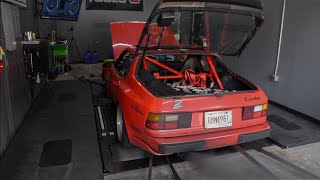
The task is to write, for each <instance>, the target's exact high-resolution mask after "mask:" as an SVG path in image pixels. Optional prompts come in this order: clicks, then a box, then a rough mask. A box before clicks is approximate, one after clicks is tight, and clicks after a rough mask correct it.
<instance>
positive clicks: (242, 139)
mask: <svg viewBox="0 0 320 180" xmlns="http://www.w3.org/2000/svg"><path fill="white" fill-rule="evenodd" d="M270 134H271V130H270V129H268V130H265V131H259V132H255V133H249V134H241V135H239V139H238V143H239V144H242V143H246V142H251V141H255V140H259V139H264V138H267V137H269V136H270Z"/></svg>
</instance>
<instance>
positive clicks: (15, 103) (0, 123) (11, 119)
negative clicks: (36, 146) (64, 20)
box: [0, 0, 51, 157]
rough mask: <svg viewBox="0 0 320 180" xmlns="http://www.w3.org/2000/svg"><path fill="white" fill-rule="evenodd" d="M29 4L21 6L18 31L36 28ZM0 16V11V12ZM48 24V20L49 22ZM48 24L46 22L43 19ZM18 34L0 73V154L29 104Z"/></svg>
mask: <svg viewBox="0 0 320 180" xmlns="http://www.w3.org/2000/svg"><path fill="white" fill-rule="evenodd" d="M28 4H29V5H30V6H28V8H20V10H19V11H20V18H21V19H20V24H21V32H25V31H34V32H37V31H38V28H37V25H38V23H39V18H37V17H34V16H33V6H32V4H33V1H32V0H28ZM0 19H1V13H0ZM48 23H49V24H51V22H48ZM45 24H47V23H45ZM21 40H22V38H21V37H18V38H17V39H16V41H17V48H16V50H14V51H12V52H8V51H7V52H6V61H5V62H6V64H7V65H8V66H6V69H5V73H0V157H1V156H2V154H3V153H4V151H5V149H6V147H7V146H8V144H9V142H10V141H11V139H12V138H13V136H14V135H15V132H16V131H17V129H18V127H19V126H20V125H21V123H22V121H23V120H24V118H25V116H26V114H27V112H28V110H29V108H30V105H31V97H30V91H29V90H30V88H29V83H28V82H27V80H26V76H25V70H24V58H23V47H22V45H21ZM0 44H1V46H2V47H3V48H4V33H3V24H2V21H0Z"/></svg>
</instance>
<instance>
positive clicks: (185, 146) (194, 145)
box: [158, 141, 206, 154]
mask: <svg viewBox="0 0 320 180" xmlns="http://www.w3.org/2000/svg"><path fill="white" fill-rule="evenodd" d="M205 143H206V141H195V142H187V143H179V144H160V145H159V148H158V149H159V153H160V154H173V153H178V152H190V151H201V150H204V146H205Z"/></svg>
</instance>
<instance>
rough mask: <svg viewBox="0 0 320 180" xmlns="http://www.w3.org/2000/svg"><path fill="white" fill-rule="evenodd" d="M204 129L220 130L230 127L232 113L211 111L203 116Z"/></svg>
mask: <svg viewBox="0 0 320 180" xmlns="http://www.w3.org/2000/svg"><path fill="white" fill-rule="evenodd" d="M204 123H205V128H206V129H210V128H222V127H230V126H232V111H213V112H206V113H205V114H204Z"/></svg>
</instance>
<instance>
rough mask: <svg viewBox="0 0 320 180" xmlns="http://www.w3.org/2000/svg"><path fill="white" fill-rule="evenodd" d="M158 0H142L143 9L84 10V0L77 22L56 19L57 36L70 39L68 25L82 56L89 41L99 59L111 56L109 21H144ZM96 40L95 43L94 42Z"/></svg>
mask: <svg viewBox="0 0 320 180" xmlns="http://www.w3.org/2000/svg"><path fill="white" fill-rule="evenodd" d="M157 2H158V0H144V11H111V10H110V11H109V10H105V11H104V10H88V11H87V10H86V3H85V0H83V1H82V5H81V11H80V14H79V19H78V21H77V22H70V21H57V29H58V30H57V31H58V32H57V34H58V37H62V38H65V39H69V40H70V39H71V34H72V33H71V32H70V31H69V29H70V27H71V26H73V27H74V37H75V39H76V41H77V45H78V47H79V50H80V53H81V55H82V56H84V54H85V53H86V51H87V50H88V48H89V45H90V42H91V48H90V49H91V50H97V51H98V53H99V59H100V60H104V59H105V58H107V57H108V58H110V57H113V55H112V46H111V37H110V36H111V35H110V31H109V29H110V22H114V21H146V20H147V18H148V17H149V15H150V13H151V11H152V9H153V7H154V6H155V4H156V3H157ZM96 42H97V44H96Z"/></svg>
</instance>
